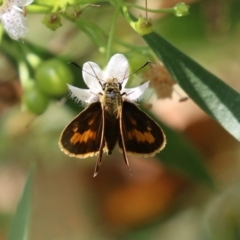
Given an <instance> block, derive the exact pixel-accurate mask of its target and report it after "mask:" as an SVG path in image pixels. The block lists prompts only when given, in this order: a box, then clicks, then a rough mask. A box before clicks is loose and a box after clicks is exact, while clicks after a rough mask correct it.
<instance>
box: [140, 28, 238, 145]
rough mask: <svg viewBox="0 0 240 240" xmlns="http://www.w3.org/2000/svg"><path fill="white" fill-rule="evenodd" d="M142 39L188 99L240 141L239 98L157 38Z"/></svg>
mask: <svg viewBox="0 0 240 240" xmlns="http://www.w3.org/2000/svg"><path fill="white" fill-rule="evenodd" d="M143 38H144V39H145V41H146V42H147V43H148V44H149V46H150V47H151V48H152V50H153V51H154V53H155V54H156V56H157V57H158V58H159V59H160V60H161V61H162V62H163V63H164V65H165V67H166V68H167V69H168V71H169V72H170V73H171V75H172V76H173V78H174V79H175V80H176V81H177V83H178V84H179V85H180V86H181V87H182V88H183V90H184V91H185V92H186V93H187V94H188V96H189V97H190V98H191V99H192V100H193V101H195V102H196V103H197V104H198V105H199V106H200V107H201V108H202V109H203V110H204V111H205V112H206V113H207V114H209V115H210V116H211V117H213V118H214V119H215V120H216V121H218V122H219V123H220V124H221V125H222V126H223V127H224V128H225V129H226V130H227V131H228V132H229V133H230V134H231V135H233V136H234V137H235V138H236V139H237V140H238V141H240V111H239V106H240V94H239V93H238V92H237V91H235V90H234V89H232V88H231V87H230V86H228V85H227V84H226V83H224V82H223V81H222V80H221V79H219V78H218V77H216V76H215V75H213V74H212V73H210V72H209V71H207V70H206V69H204V68H203V67H202V66H200V65H199V64H198V63H196V62H195V61H194V60H192V59H191V58H190V57H188V56H186V55H185V54H184V53H182V52H181V51H180V50H178V49H177V48H175V47H174V46H173V45H171V44H170V43H169V42H167V41H166V40H165V39H163V38H162V37H161V36H159V35H158V34H156V33H154V32H153V33H151V34H148V35H145V36H143ZM223 57H224V56H223Z"/></svg>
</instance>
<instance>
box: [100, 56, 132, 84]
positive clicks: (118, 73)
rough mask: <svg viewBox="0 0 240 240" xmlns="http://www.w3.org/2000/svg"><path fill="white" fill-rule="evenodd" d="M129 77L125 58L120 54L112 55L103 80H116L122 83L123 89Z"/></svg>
mask: <svg viewBox="0 0 240 240" xmlns="http://www.w3.org/2000/svg"><path fill="white" fill-rule="evenodd" d="M128 76H129V63H128V60H127V59H126V57H125V56H124V55H122V54H120V53H117V54H115V55H113V56H112V57H111V59H110V61H109V62H108V65H107V68H106V71H105V75H104V77H105V79H107V78H113V77H114V78H117V79H118V81H119V82H120V83H122V88H124V87H125V85H126V83H127V80H128Z"/></svg>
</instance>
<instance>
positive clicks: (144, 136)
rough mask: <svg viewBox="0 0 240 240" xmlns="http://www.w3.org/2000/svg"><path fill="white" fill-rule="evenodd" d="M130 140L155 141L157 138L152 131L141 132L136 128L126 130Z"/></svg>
mask: <svg viewBox="0 0 240 240" xmlns="http://www.w3.org/2000/svg"><path fill="white" fill-rule="evenodd" d="M126 133H127V135H128V139H129V140H137V142H147V143H154V141H155V138H154V137H153V135H152V134H151V133H150V132H140V131H138V130H136V129H133V130H131V131H128V132H126Z"/></svg>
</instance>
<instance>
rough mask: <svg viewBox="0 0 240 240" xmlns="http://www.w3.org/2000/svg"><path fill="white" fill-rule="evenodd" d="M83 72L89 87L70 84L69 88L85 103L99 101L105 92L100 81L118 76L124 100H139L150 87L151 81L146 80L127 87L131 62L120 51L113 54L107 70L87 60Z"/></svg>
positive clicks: (75, 96)
mask: <svg viewBox="0 0 240 240" xmlns="http://www.w3.org/2000/svg"><path fill="white" fill-rule="evenodd" d="M82 74H83V80H84V82H85V83H86V85H87V86H88V88H89V89H81V88H77V87H74V86H71V85H69V84H68V88H69V90H70V92H71V93H72V97H73V98H76V100H77V101H81V102H82V103H83V104H84V103H85V104H86V103H87V104H89V103H92V102H97V101H99V98H100V96H101V95H100V94H102V93H103V92H104V91H103V89H102V86H101V84H100V83H99V81H100V82H101V83H102V84H104V82H105V81H106V80H107V79H112V78H116V79H117V80H118V83H120V84H121V86H122V89H121V94H122V93H125V94H124V95H123V98H124V99H123V100H127V101H134V100H137V99H138V98H139V97H140V96H141V95H142V94H143V93H144V91H145V90H146V89H147V88H148V84H149V82H145V83H144V84H142V85H141V86H138V87H135V88H125V85H126V83H127V80H128V76H129V64H128V60H127V59H126V58H125V56H124V55H122V54H119V53H118V54H115V55H114V56H112V58H111V59H110V61H109V63H108V65H107V67H106V70H105V71H102V70H101V68H100V67H99V66H98V65H97V64H96V63H94V62H86V63H84V65H83V72H82Z"/></svg>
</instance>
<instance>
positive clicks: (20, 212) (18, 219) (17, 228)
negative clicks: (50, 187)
mask: <svg viewBox="0 0 240 240" xmlns="http://www.w3.org/2000/svg"><path fill="white" fill-rule="evenodd" d="M34 169H35V168H34V167H31V169H30V171H29V174H28V177H27V181H26V184H25V187H24V190H23V194H22V197H21V199H20V201H19V203H18V206H17V210H16V213H15V216H14V217H13V221H12V224H11V227H10V231H9V235H8V240H27V239H28V232H29V219H30V210H31V199H32V184H33V175H34Z"/></svg>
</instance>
